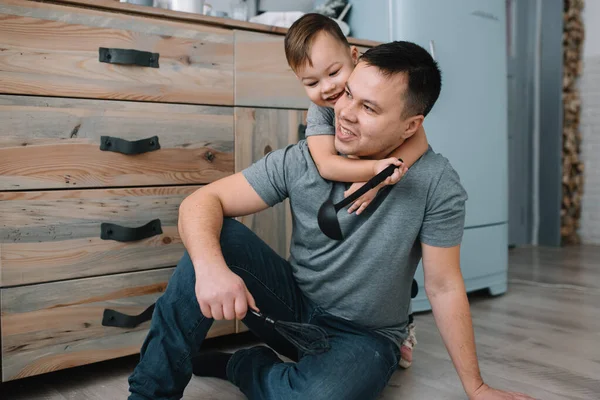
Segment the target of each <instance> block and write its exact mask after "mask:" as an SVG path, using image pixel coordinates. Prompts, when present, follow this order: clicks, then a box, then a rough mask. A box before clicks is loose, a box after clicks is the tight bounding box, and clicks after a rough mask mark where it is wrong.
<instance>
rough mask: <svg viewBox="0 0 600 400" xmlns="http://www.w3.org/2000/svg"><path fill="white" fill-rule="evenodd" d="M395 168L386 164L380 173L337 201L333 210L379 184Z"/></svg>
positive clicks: (342, 206)
mask: <svg viewBox="0 0 600 400" xmlns="http://www.w3.org/2000/svg"><path fill="white" fill-rule="evenodd" d="M396 168H398V167H397V166H396V165H394V164H390V165H388V166H387V167H386V168H385V169H384V170H383V171H381V172H380V173H378V174H377V175H375V176H374V177H372V178H371V179H369V181H368V182H367V183H365V184H364V185H362V186H361V187H360V188H359V189H358V190H357V191H356V192H354V193H352V194H351V195H350V196H348V197H346V198H345V199H344V200H342V201H340V202H339V203H337V204H336V205H335V211H338V210H340V209H342V208H344V207H346V206H347V205H348V204H350V203H352V202H353V201H355V200H356V199H358V198H359V197H360V196H362V195H363V194H365V193H367V192H368V191H369V190H371V189H373V188H374V187H376V186H377V185H379V184H380V183H381V182H383V181H385V180H386V179H387V178H388V177H389V176H390V175H392V174H393V173H394V170H395V169H396Z"/></svg>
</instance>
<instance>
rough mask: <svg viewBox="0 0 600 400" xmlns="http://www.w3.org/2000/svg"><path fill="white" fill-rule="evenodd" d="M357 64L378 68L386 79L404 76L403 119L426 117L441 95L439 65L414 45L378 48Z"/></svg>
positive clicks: (405, 43) (399, 42)
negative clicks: (405, 87) (405, 76)
mask: <svg viewBox="0 0 600 400" xmlns="http://www.w3.org/2000/svg"><path fill="white" fill-rule="evenodd" d="M359 61H362V62H365V63H366V64H367V65H371V66H374V67H377V68H379V70H380V71H381V73H382V74H383V75H385V76H392V75H396V74H401V73H405V74H406V75H407V78H408V89H407V94H406V98H405V100H406V104H405V106H404V117H412V116H415V115H423V116H427V114H429V112H430V111H431V109H432V108H433V105H434V104H435V102H436V101H437V99H438V97H439V95H440V91H441V89H442V74H441V72H440V69H439V67H438V64H437V62H436V61H435V60H434V59H433V57H431V55H430V54H429V53H428V52H427V50H425V49H424V48H422V47H421V46H419V45H417V44H415V43H411V42H404V41H395V42H390V43H384V44H380V45H378V46H376V47H372V48H370V49H369V50H367V51H366V52H365V53H364V54H363V55H362V56H361V57H360V60H359Z"/></svg>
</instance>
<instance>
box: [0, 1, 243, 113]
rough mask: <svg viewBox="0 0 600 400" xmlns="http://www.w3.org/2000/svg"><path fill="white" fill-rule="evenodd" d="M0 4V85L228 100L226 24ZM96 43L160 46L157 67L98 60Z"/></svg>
mask: <svg viewBox="0 0 600 400" xmlns="http://www.w3.org/2000/svg"><path fill="white" fill-rule="evenodd" d="M3 3H4V4H1V5H0V49H1V50H2V51H1V52H0V87H1V88H2V92H4V93H14V94H33V95H44V96H64V97H83V98H100V99H119V100H137V101H157V102H177V103H192V104H221V105H231V104H233V40H232V39H233V38H232V33H231V32H230V31H228V30H225V29H223V30H220V31H219V30H218V29H217V28H212V27H207V28H205V27H202V26H191V27H190V26H179V27H177V26H173V25H171V24H172V23H171V24H167V25H163V24H162V23H161V22H160V21H152V23H149V21H147V20H146V21H145V23H144V20H143V19H142V20H141V21H135V20H134V21H130V23H129V24H127V23H125V22H126V21H123V20H122V19H120V18H119V17H118V16H114V15H113V14H111V13H107V12H100V11H95V12H94V14H92V15H90V13H89V11H88V12H87V13H85V12H83V10H82V11H80V9H78V8H73V7H60V8H58V9H56V8H52V7H51V6H50V5H48V7H47V6H46V5H41V4H40V3H35V2H30V1H8V2H3ZM100 47H106V48H119V49H135V50H141V51H149V52H155V53H159V54H160V58H159V66H160V67H159V68H149V67H140V66H132V65H116V64H108V63H102V62H99V60H98V50H99V48H100Z"/></svg>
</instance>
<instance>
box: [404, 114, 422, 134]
mask: <svg viewBox="0 0 600 400" xmlns="http://www.w3.org/2000/svg"><path fill="white" fill-rule="evenodd" d="M424 119H425V117H424V116H422V115H415V116H414V117H410V118H408V119H407V120H406V121H404V122H405V124H406V125H405V126H406V129H405V130H404V133H403V134H402V139H404V140H406V139H408V138H409V137H411V136H412V135H414V134H415V133H417V131H418V130H419V129H420V128H421V127H422V126H423V120H424Z"/></svg>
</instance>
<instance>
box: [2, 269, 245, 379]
mask: <svg viewBox="0 0 600 400" xmlns="http://www.w3.org/2000/svg"><path fill="white" fill-rule="evenodd" d="M172 272H173V269H172V268H167V269H159V270H153V271H144V272H136V273H130V274H121V275H112V276H106V277H98V278H89V279H81V280H77V281H65V282H56V283H46V284H41V285H30V286H23V287H15V288H8V289H1V291H0V295H1V301H2V378H3V381H8V380H12V379H18V378H22V377H26V376H32V375H37V374H41V373H46V372H50V371H56V370H59V369H63V368H69V367H73V366H77V365H82V364H87V363H91V362H96V361H101V360H106V359H110V358H116V357H120V356H125V355H129V354H135V353H137V352H139V349H140V346H141V344H142V342H143V339H144V338H145V336H146V334H147V330H148V327H149V325H150V322H149V321H146V322H144V323H142V324H140V325H139V326H137V327H136V328H131V329H129V328H118V327H106V326H102V314H103V312H104V309H105V308H111V309H115V310H117V311H120V312H124V313H127V314H132V315H135V314H139V313H141V312H142V311H143V310H144V309H145V308H146V307H148V306H149V305H150V304H152V303H153V302H154V301H156V299H158V297H159V296H160V295H161V293H162V292H163V291H164V290H165V288H166V285H167V282H168V279H169V277H170V276H171V274H172ZM234 330H235V325H234V322H233V321H227V322H224V323H219V324H215V325H214V328H213V330H212V331H211V333H210V336H216V335H222V334H227V333H233V332H234Z"/></svg>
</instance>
